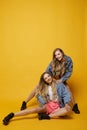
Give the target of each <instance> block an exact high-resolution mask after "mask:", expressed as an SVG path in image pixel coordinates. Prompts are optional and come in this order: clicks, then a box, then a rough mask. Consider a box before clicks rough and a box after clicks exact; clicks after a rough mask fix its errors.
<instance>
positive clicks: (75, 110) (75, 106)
mask: <svg viewBox="0 0 87 130" xmlns="http://www.w3.org/2000/svg"><path fill="white" fill-rule="evenodd" d="M72 111H74V112H75V113H76V114H80V110H79V109H78V104H77V103H76V104H75V105H74V106H73V108H72Z"/></svg>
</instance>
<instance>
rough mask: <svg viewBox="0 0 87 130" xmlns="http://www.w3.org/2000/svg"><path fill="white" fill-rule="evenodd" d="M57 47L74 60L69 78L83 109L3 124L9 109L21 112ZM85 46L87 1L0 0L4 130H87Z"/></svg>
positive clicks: (0, 112)
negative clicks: (60, 116) (66, 115)
mask: <svg viewBox="0 0 87 130" xmlns="http://www.w3.org/2000/svg"><path fill="white" fill-rule="evenodd" d="M57 47H60V48H62V49H63V50H64V52H65V54H67V55H69V56H70V57H72V59H73V63H74V70H73V75H72V77H71V78H70V79H69V81H68V82H69V84H70V88H71V90H72V92H73V94H74V97H75V100H76V102H78V104H79V108H80V111H81V114H80V115H76V114H72V116H71V118H70V119H57V120H53V119H52V120H50V121H47V120H43V121H39V120H38V119H37V118H34V117H36V115H34V116H32V115H28V116H25V118H17V120H15V119H14V120H15V121H12V122H11V123H10V124H9V125H8V126H4V125H2V119H3V118H4V116H6V114H8V113H9V112H11V111H13V112H14V111H19V109H20V106H21V103H22V101H23V100H25V99H26V98H27V96H28V95H29V93H30V92H31V90H32V89H33V88H34V87H35V86H36V84H37V83H38V81H39V77H40V75H41V73H42V72H43V71H44V70H45V69H46V67H47V65H48V64H49V62H50V61H51V59H52V52H53V50H54V49H55V48H57ZM86 51H87V1H86V0H0V130H5V129H6V130H20V129H21V130H24V129H26V130H28V129H34V130H35V129H36V130H41V129H45V130H48V129H50V130H53V129H55V130H58V129H60V130H63V129H65V130H67V129H68V130H69V129H70V130H82V129H83V130H87V126H86V120H87V117H86V115H87V101H86V100H87V83H86V81H87V80H86V79H87V77H86V74H87V69H86V66H87V57H86V55H87V52H86ZM29 105H30V106H31V105H33V106H35V105H36V104H35V99H33V100H32V101H31V102H30V104H29ZM32 117H33V118H32ZM19 119H20V120H19Z"/></svg>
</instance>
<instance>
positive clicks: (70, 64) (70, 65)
mask: <svg viewBox="0 0 87 130" xmlns="http://www.w3.org/2000/svg"><path fill="white" fill-rule="evenodd" d="M65 59H66V64H65V73H64V75H63V76H62V77H61V80H62V82H65V81H66V80H67V79H69V77H70V76H71V74H72V71H73V62H72V59H71V58H70V57H69V56H66V55H65ZM46 72H49V73H50V74H51V75H52V76H53V74H52V61H51V62H50V64H49V65H48V67H47V69H46Z"/></svg>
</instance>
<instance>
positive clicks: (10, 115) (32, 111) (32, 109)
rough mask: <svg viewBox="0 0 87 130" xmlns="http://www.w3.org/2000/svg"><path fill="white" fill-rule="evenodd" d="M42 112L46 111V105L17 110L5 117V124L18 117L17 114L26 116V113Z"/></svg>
mask: <svg viewBox="0 0 87 130" xmlns="http://www.w3.org/2000/svg"><path fill="white" fill-rule="evenodd" d="M40 112H46V108H45V106H43V107H36V108H31V109H27V110H22V111H19V112H16V113H13V112H11V113H9V114H8V115H7V116H6V117H5V118H4V119H3V124H4V125H8V123H9V121H10V120H11V119H12V118H13V117H16V116H24V115H27V114H32V113H40Z"/></svg>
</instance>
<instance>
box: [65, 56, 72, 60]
mask: <svg viewBox="0 0 87 130" xmlns="http://www.w3.org/2000/svg"><path fill="white" fill-rule="evenodd" d="M64 57H65V60H66V62H72V59H71V57H70V56H67V55H65V56H64Z"/></svg>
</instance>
